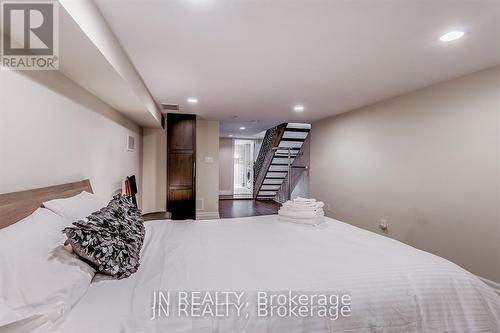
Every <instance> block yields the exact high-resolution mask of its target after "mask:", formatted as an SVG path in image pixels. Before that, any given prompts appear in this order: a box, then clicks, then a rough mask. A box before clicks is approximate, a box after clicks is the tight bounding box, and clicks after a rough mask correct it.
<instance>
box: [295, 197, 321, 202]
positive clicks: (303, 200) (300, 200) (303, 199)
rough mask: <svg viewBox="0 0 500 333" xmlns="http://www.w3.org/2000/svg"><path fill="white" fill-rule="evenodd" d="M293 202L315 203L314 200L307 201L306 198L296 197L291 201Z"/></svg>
mask: <svg viewBox="0 0 500 333" xmlns="http://www.w3.org/2000/svg"><path fill="white" fill-rule="evenodd" d="M293 201H294V202H298V203H300V202H316V199H312V198H311V199H307V198H302V197H297V198H295V199H293Z"/></svg>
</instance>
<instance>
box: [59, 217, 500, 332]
mask: <svg viewBox="0 0 500 333" xmlns="http://www.w3.org/2000/svg"><path fill="white" fill-rule="evenodd" d="M188 291H189V292H190V293H193V292H196V293H199V294H200V295H207V294H211V295H213V294H214V293H215V294H217V295H218V294H219V293H221V292H228V293H229V292H237V293H238V295H240V296H241V299H240V301H241V302H242V303H241V304H244V307H243V309H242V311H241V312H240V313H235V312H232V313H231V315H229V316H224V315H223V316H216V315H214V313H208V315H207V314H206V313H205V315H203V316H196V313H192V312H190V313H189V315H185V313H182V315H179V312H178V311H176V309H170V311H168V310H166V309H167V306H165V307H163V306H162V311H157V310H158V309H159V304H160V302H159V300H160V295H162V298H161V300H165V299H166V296H165V295H172V299H173V301H171V302H170V299H169V302H168V304H167V305H168V307H171V306H174V307H176V306H177V307H178V306H179V302H180V301H179V298H178V295H179V293H182V294H183V295H186V292H188ZM287 292H288V293H289V294H288V295H289V296H290V295H291V294H290V293H294V294H295V295H299V294H300V295H302V294H304V295H314V294H316V295H330V296H331V295H342V296H344V295H348V297H349V299H350V301H348V302H345V304H344V302H342V305H343V306H345V307H346V308H345V309H348V310H349V311H346V313H344V314H343V315H338V316H337V317H333V316H332V315H327V316H321V315H319V314H318V313H314V314H311V313H309V314H306V315H305V316H297V315H296V314H295V313H291V312H289V313H286V314H285V315H284V316H280V315H278V314H276V313H274V314H271V313H270V312H268V313H265V311H264V312H263V313H259V309H260V308H259V306H261V305H262V304H260V303H262V302H260V303H259V300H260V299H259V297H261V296H262V295H266V296H267V297H271V296H270V295H281V294H285V293H287ZM174 295H177V298H175V297H174ZM263 299H265V298H263ZM268 300H269V299H268ZM347 303H349V305H348V307H347ZM259 304H260V305H259ZM267 304H268V305H269V304H270V301H269V303H267ZM164 305H165V304H164ZM219 305H220V304H219ZM266 309H267V310H269V309H271V307H268V308H266ZM198 314H199V313H198ZM57 332H73V333H78V332H82V333H88V332H107V333H112V332H117V333H118V332H258V333H262V332H286V333H289V332H500V297H499V296H498V295H497V294H495V293H494V292H493V290H492V289H491V288H489V287H488V286H486V285H485V284H484V283H483V282H481V281H480V280H479V279H478V278H477V277H475V276H474V275H473V274H471V273H469V272H467V271H465V270H464V269H462V268H460V267H459V266H457V265H455V264H453V263H451V262H449V261H447V260H445V259H443V258H440V257H438V256H435V255H432V254H429V253H426V252H423V251H420V250H417V249H415V248H413V247H411V246H408V245H405V244H403V243H401V242H398V241H396V240H393V239H391V238H388V237H384V236H381V235H377V234H375V233H372V232H369V231H366V230H362V229H359V228H356V227H354V226H351V225H349V224H346V223H342V222H339V221H336V220H333V219H329V218H326V222H325V223H323V224H322V225H319V226H309V225H298V224H292V223H287V222H282V221H279V220H278V219H277V216H276V215H272V216H259V217H251V218H237V219H224V220H210V221H191V222H172V221H150V222H146V239H145V244H144V248H143V252H142V259H141V267H140V269H139V271H138V272H137V273H135V274H133V275H132V276H131V277H129V278H127V279H123V280H114V279H112V278H109V277H105V276H100V275H97V276H96V277H95V278H94V281H93V282H92V284H91V287H90V288H89V290H88V291H87V293H86V295H85V296H84V297H83V298H82V299H81V300H80V301H79V302H78V303H77V305H76V306H75V307H74V308H73V309H72V310H71V311H70V312H69V313H68V314H67V315H66V316H65V317H64V318H63V320H61V321H60V322H58V323H57Z"/></svg>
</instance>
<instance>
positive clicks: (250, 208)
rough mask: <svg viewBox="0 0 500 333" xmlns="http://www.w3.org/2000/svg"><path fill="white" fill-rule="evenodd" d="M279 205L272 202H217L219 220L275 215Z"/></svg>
mask: <svg viewBox="0 0 500 333" xmlns="http://www.w3.org/2000/svg"><path fill="white" fill-rule="evenodd" d="M279 208H280V205H279V203H277V202H275V201H272V200H241V199H240V200H219V215H220V218H221V219H224V218H231V217H247V216H259V215H272V214H277V213H278V209H279Z"/></svg>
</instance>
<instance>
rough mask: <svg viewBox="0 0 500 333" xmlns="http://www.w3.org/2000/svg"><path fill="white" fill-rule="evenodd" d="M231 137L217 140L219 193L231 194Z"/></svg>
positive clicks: (232, 162)
mask: <svg viewBox="0 0 500 333" xmlns="http://www.w3.org/2000/svg"><path fill="white" fill-rule="evenodd" d="M233 167H234V159H233V139H231V138H220V140H219V194H221V195H232V194H233V173H234V171H233Z"/></svg>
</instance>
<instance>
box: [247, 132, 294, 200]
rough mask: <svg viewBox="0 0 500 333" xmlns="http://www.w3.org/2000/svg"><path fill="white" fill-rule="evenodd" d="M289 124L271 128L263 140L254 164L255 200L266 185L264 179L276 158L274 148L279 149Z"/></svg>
mask: <svg viewBox="0 0 500 333" xmlns="http://www.w3.org/2000/svg"><path fill="white" fill-rule="evenodd" d="M286 126H287V123H283V124H280V125H278V126H276V127H273V128H270V129H268V130H267V131H266V135H265V136H264V139H263V140H262V145H261V147H260V151H259V155H258V157H257V160H256V161H255V164H254V173H253V175H254V186H253V198H254V199H256V198H257V195H258V194H259V191H260V188H261V187H262V184H263V183H264V178H265V177H266V173H267V171H268V170H269V166H270V165H271V162H272V160H273V158H274V150H273V148H274V147H277V146H278V145H279V143H280V141H281V137H282V136H283V133H284V132H285V128H286Z"/></svg>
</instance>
